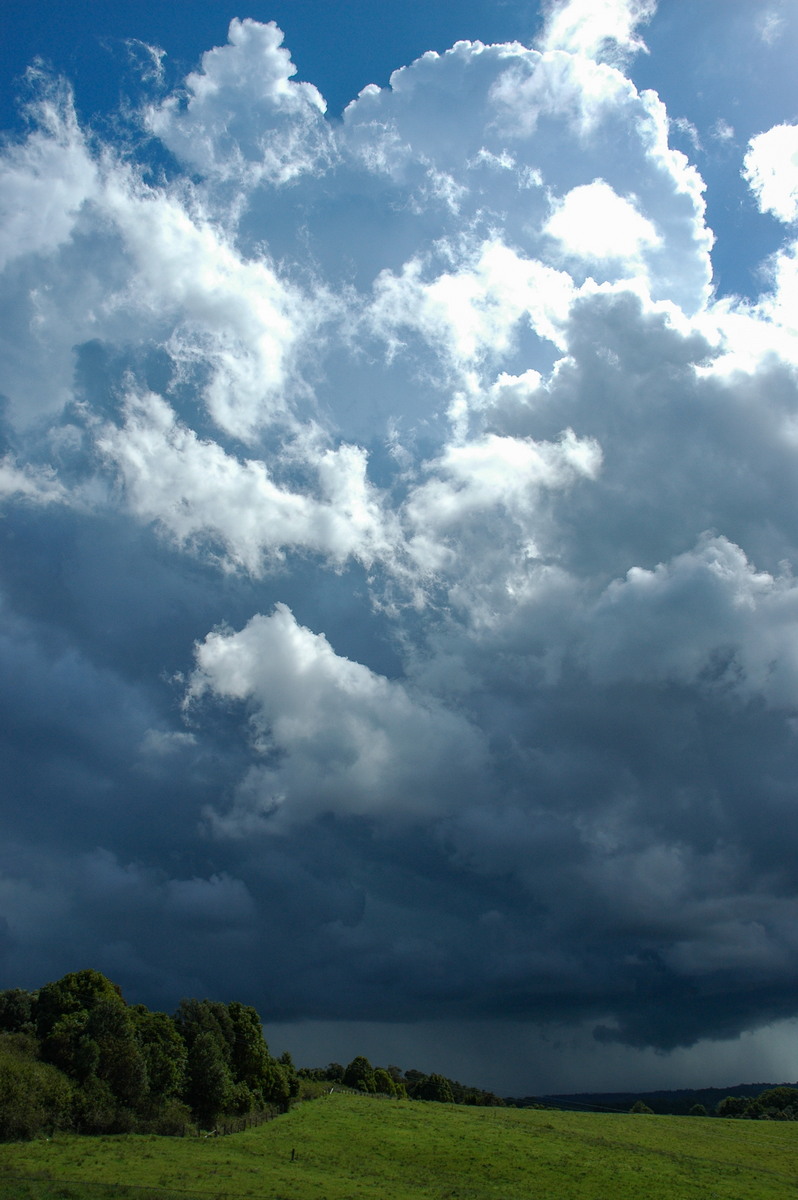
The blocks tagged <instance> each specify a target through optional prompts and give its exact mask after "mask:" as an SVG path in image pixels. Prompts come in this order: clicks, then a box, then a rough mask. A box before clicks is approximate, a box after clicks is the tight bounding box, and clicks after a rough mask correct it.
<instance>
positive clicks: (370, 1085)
mask: <svg viewBox="0 0 798 1200" xmlns="http://www.w3.org/2000/svg"><path fill="white" fill-rule="evenodd" d="M297 1074H298V1075H299V1077H300V1079H303V1080H316V1081H318V1082H320V1083H330V1084H332V1085H333V1086H335V1084H340V1085H341V1086H343V1087H347V1088H353V1089H354V1090H355V1091H358V1092H365V1093H367V1094H369V1095H383V1096H396V1097H399V1098H408V1099H410V1100H434V1101H438V1102H440V1103H443V1104H470V1105H480V1106H485V1107H496V1106H499V1105H504V1100H502V1098H501V1097H500V1096H497V1095H496V1094H495V1092H488V1091H484V1090H483V1089H482V1088H476V1087H470V1086H468V1085H466V1084H463V1083H459V1082H458V1081H457V1080H456V1079H449V1078H448V1077H447V1076H446V1075H440V1074H437V1073H436V1072H433V1073H432V1074H431V1075H426V1074H425V1073H424V1072H423V1071H417V1070H415V1069H411V1070H409V1071H402V1070H401V1068H400V1067H397V1066H389V1067H372V1065H371V1063H370V1062H369V1060H368V1059H367V1058H365V1057H364V1056H363V1055H362V1054H359V1055H357V1057H356V1058H353V1059H352V1061H351V1062H350V1063H349V1065H348V1066H346V1067H344V1066H342V1065H341V1064H340V1063H335V1062H333V1063H329V1064H328V1065H327V1066H326V1067H300V1068H299V1071H298V1072H297Z"/></svg>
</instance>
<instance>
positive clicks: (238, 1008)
mask: <svg viewBox="0 0 798 1200" xmlns="http://www.w3.org/2000/svg"><path fill="white" fill-rule="evenodd" d="M327 1085H329V1086H331V1087H335V1086H336V1085H339V1086H343V1087H347V1088H352V1089H355V1090H357V1091H361V1092H365V1093H368V1094H370V1095H384V1096H394V1097H399V1098H409V1099H415V1100H433V1101H441V1102H445V1103H450V1104H451V1103H458V1104H479V1105H500V1104H503V1103H504V1101H503V1100H502V1099H501V1098H500V1097H499V1096H496V1095H495V1094H494V1093H493V1092H486V1091H482V1090H481V1089H479V1088H473V1087H467V1086H465V1085H463V1084H461V1083H458V1082H457V1080H453V1079H448V1078H446V1077H445V1076H443V1075H438V1074H431V1075H427V1074H425V1073H424V1072H422V1071H417V1070H410V1071H406V1072H403V1071H402V1070H400V1068H399V1067H396V1066H389V1067H373V1066H372V1065H371V1063H370V1062H369V1061H368V1059H367V1058H365V1057H364V1056H362V1055H358V1056H357V1057H355V1058H354V1059H353V1060H352V1061H351V1062H350V1063H349V1064H348V1065H347V1066H342V1065H341V1064H339V1063H330V1064H328V1066H327V1067H320V1068H300V1070H299V1071H297V1070H296V1069H295V1067H294V1064H293V1062H292V1059H291V1055H290V1054H288V1053H286V1054H283V1055H282V1056H281V1057H280V1058H274V1057H273V1056H272V1055H271V1054H270V1053H269V1048H268V1045H267V1043H266V1040H265V1038H264V1036H263V1026H262V1023H261V1019H260V1017H259V1015H258V1013H257V1012H256V1010H255V1009H254V1008H251V1007H249V1006H248V1005H245V1004H241V1003H239V1002H238V1001H232V1002H231V1003H230V1004H224V1003H222V1002H220V1001H218V1000H181V1002H180V1004H179V1005H178V1007H177V1011H176V1012H175V1013H174V1014H172V1015H169V1014H167V1013H163V1012H152V1011H150V1009H148V1008H147V1007H146V1006H145V1005H143V1004H133V1005H129V1004H128V1003H127V1002H126V1001H125V999H124V997H123V995H122V991H121V989H120V988H119V986H118V985H117V984H115V983H112V982H111V980H110V979H108V978H107V977H106V976H105V975H102V974H101V973H100V972H99V971H93V970H84V971H74V972H72V973H70V974H68V975H65V976H64V977H63V978H62V979H58V980H56V981H55V982H54V983H47V984H45V985H44V987H41V988H39V989H38V991H31V992H29V991H25V990H24V989H23V988H12V989H9V990H7V991H3V992H0V1139H2V1140H17V1139H22V1138H30V1137H36V1136H39V1135H42V1134H51V1133H53V1132H55V1131H56V1130H69V1131H73V1132H76V1133H87V1134H93V1133H128V1132H140V1133H159V1134H171V1135H184V1134H187V1133H192V1132H198V1131H200V1130H214V1129H216V1128H217V1127H219V1126H222V1127H224V1128H229V1127H230V1126H231V1125H235V1123H236V1122H244V1121H246V1120H249V1119H252V1120H255V1119H259V1118H261V1117H265V1116H267V1115H270V1114H276V1113H279V1112H285V1111H286V1110H287V1109H288V1107H289V1105H290V1103H291V1100H292V1099H293V1098H294V1097H296V1096H297V1095H299V1093H300V1089H302V1090H303V1091H304V1092H305V1094H307V1095H308V1096H312V1095H313V1094H314V1093H315V1094H318V1093H319V1092H320V1091H326V1090H328V1087H327Z"/></svg>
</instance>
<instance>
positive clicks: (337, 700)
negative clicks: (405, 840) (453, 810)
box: [187, 605, 484, 835]
mask: <svg viewBox="0 0 798 1200" xmlns="http://www.w3.org/2000/svg"><path fill="white" fill-rule="evenodd" d="M196 658H197V667H196V670H195V672H194V674H193V675H192V677H191V680H190V683H189V689H188V693H187V698H188V700H189V703H191V704H193V703H195V702H196V701H197V700H198V699H200V698H201V697H202V696H203V695H204V694H205V693H206V692H210V693H212V694H213V695H215V696H217V697H219V698H220V699H226V700H237V701H244V702H249V709H250V716H249V725H250V730H251V736H252V745H253V749H254V750H255V751H256V752H257V754H258V756H259V757H260V758H261V759H262V760H265V762H264V765H263V766H261V765H259V764H257V763H256V765H255V766H253V768H252V770H251V771H250V773H249V775H248V777H247V779H246V780H245V782H244V786H243V787H242V788H241V789H239V793H238V797H237V802H236V805H235V806H234V808H233V810H232V812H231V813H230V814H226V815H223V816H220V817H217V816H215V815H214V814H212V820H213V822H214V824H215V825H216V826H217V828H218V829H219V830H220V831H222V832H224V833H226V834H228V835H229V834H230V833H232V832H239V833H240V834H244V835H245V834H246V833H247V832H249V831H250V828H251V827H252V826H253V824H254V825H255V826H258V825H260V824H261V823H262V826H263V828H264V829H268V828H269V824H270V823H271V824H273V825H274V826H275V827H276V828H277V829H278V830H280V829H284V828H285V827H286V825H287V824H290V823H292V822H295V821H296V820H297V819H301V820H307V819H308V818H309V817H312V816H313V815H314V814H320V813H324V812H326V811H332V812H335V813H344V814H353V813H354V814H358V815H379V816H381V817H382V818H383V819H386V820H387V821H388V823H389V824H390V823H391V822H393V821H403V820H407V819H411V820H412V819H414V818H415V819H418V818H420V817H422V816H423V817H426V818H428V817H429V816H430V815H431V814H432V813H434V812H435V811H436V810H437V809H440V807H441V806H442V805H443V806H448V804H449V803H450V802H451V801H450V800H449V799H448V798H447V797H448V796H449V793H450V792H451V791H452V789H453V788H455V787H456V788H457V790H458V792H460V793H461V795H462V794H463V793H468V792H470V791H471V790H472V789H473V788H474V786H476V779H475V774H476V773H477V772H479V771H480V769H481V765H482V760H483V758H484V749H483V748H482V747H481V745H480V742H481V739H480V737H479V734H478V732H477V731H476V730H475V729H473V728H471V727H470V726H469V724H468V722H466V721H465V720H464V719H463V718H462V717H458V716H456V715H454V714H451V713H447V712H446V710H445V709H444V708H443V707H442V706H440V705H439V704H437V703H436V702H435V701H434V700H429V699H427V700H424V699H423V698H416V697H413V696H412V695H411V694H410V693H409V692H408V690H407V689H406V688H405V687H404V686H403V685H402V684H401V683H399V682H396V681H389V680H387V679H385V678H383V677H381V676H379V675H377V674H375V673H374V672H373V671H370V670H369V669H368V668H367V667H365V666H363V665H362V664H361V663H356V662H351V661H350V660H348V659H346V658H342V657H340V656H338V655H336V654H335V652H334V651H333V649H332V647H331V646H330V644H329V642H328V641H327V639H326V638H325V637H324V635H323V634H314V633H312V632H311V631H310V630H309V629H306V628H304V627H303V626H301V625H299V624H297V622H296V620H295V618H294V615H293V613H292V612H291V611H290V609H288V608H287V607H286V606H285V605H278V606H277V608H276V609H275V612H274V613H273V614H272V616H270V617H264V616H260V615H259V616H255V617H253V618H252V619H251V620H250V621H249V622H248V623H247V625H246V627H245V628H244V629H243V630H241V631H239V632H238V633H224V632H220V633H211V634H209V635H208V636H207V637H206V639H205V641H204V642H203V643H202V645H200V646H198V647H197V651H196ZM270 758H271V759H275V760H276V761H275V762H274V763H273V765H270V764H269V763H268V760H269V759H270Z"/></svg>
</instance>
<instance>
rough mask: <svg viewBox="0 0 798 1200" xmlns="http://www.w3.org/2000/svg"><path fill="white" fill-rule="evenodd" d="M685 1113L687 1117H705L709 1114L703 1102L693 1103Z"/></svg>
mask: <svg viewBox="0 0 798 1200" xmlns="http://www.w3.org/2000/svg"><path fill="white" fill-rule="evenodd" d="M687 1115H688V1117H706V1116H708V1115H709V1114H708V1113H707V1110H706V1109H705V1108H704V1105H703V1104H694V1105H693V1107H692V1108H691V1109H690V1111H689V1113H688V1114H687Z"/></svg>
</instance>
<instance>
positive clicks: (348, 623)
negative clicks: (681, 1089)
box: [0, 3, 798, 1091]
mask: <svg viewBox="0 0 798 1200" xmlns="http://www.w3.org/2000/svg"><path fill="white" fill-rule="evenodd" d="M654 18H655V13H654V6H653V5H651V4H636V5H634V4H621V3H608V4H605V5H603V6H602V5H595V4H594V5H591V6H589V7H585V6H584V5H580V4H576V3H572V4H569V5H559V6H556V7H552V8H551V9H550V10H549V12H548V17H547V23H546V26H545V29H544V32H543V35H542V38H541V40H540V41H539V43H538V49H529V48H528V47H524V46H521V45H519V44H515V43H514V44H507V45H486V44H484V43H482V42H478V41H462V42H458V43H456V44H455V45H454V46H453V47H452V48H451V49H450V50H449V51H447V52H445V53H443V54H438V53H431V52H430V53H428V54H424V55H423V56H422V57H421V58H419V59H418V60H416V61H415V62H413V63H410V64H408V65H406V66H403V67H400V68H399V69H398V70H397V71H396V72H394V74H393V75H392V76H391V79H390V83H389V85H388V86H386V87H382V88H379V87H377V86H375V85H370V86H369V87H367V88H365V89H364V90H363V91H362V92H361V93H360V95H359V96H357V97H356V98H355V99H354V100H353V101H352V103H351V104H350V105H349V106H348V107H347V108H346V110H345V112H344V114H343V116H342V118H341V119H340V120H331V119H330V118H329V117H328V116H327V115H326V114H325V111H324V104H323V101H322V99H321V97H320V94H319V93H318V92H317V90H316V89H315V88H314V87H313V86H312V85H311V84H309V83H303V82H297V81H296V80H295V69H294V67H293V64H292V62H291V59H290V56H289V54H288V51H287V50H286V49H284V47H283V45H282V35H281V33H280V31H279V30H278V29H277V28H276V27H275V26H274V25H262V24H259V23H258V22H256V21H252V20H245V21H238V20H236V21H233V22H232V24H231V26H230V32H229V40H228V42H227V44H226V45H224V46H221V47H217V48H215V49H213V50H209V51H208V52H207V53H206V54H205V55H204V56H203V59H202V62H201V64H200V66H199V67H198V68H197V70H195V71H193V72H192V73H190V74H189V75H188V77H187V78H186V80H185V82H184V85H183V87H182V88H180V89H178V90H176V91H172V92H170V93H169V95H168V96H166V97H165V98H164V97H163V95H161V99H160V100H159V101H158V102H157V103H153V102H152V101H151V99H150V100H146V101H145V100H142V101H141V104H140V109H139V111H138V112H137V113H133V114H131V113H130V112H129V111H128V112H126V114H118V115H117V118H118V119H116V120H115V122H114V123H111V124H108V125H107V126H106V125H103V126H100V125H98V126H97V128H96V129H94V131H93V132H92V133H91V135H89V133H88V132H87V131H85V130H83V129H82V128H81V126H80V123H79V122H78V120H77V118H76V116H75V113H74V110H73V107H71V104H70V99H69V93H68V89H66V88H65V87H61V86H60V85H58V86H55V85H52V84H50V83H48V82H47V81H46V80H45V79H44V78H43V77H42V76H40V75H37V76H36V77H35V79H34V81H33V82H34V83H35V85H36V86H37V87H38V88H39V89H40V97H41V100H40V103H39V105H38V107H36V106H34V109H33V110H31V111H32V112H33V115H34V117H35V122H34V124H33V125H31V127H30V128H29V130H28V131H27V133H26V134H25V135H24V136H23V135H22V134H20V135H19V136H17V137H16V138H15V139H13V140H9V141H8V142H7V143H5V144H4V146H3V148H2V152H0V195H2V203H3V205H4V209H3V211H4V212H6V213H7V214H8V223H7V226H6V227H7V229H8V230H10V235H9V237H8V238H7V239H6V241H5V242H2V243H0V246H2V247H3V255H4V257H3V260H2V263H3V267H2V273H1V274H0V284H1V285H2V293H1V296H0V300H1V302H2V306H3V307H2V313H3V317H4V320H3V322H2V342H1V343H0V355H1V356H2V365H3V380H4V383H3V387H4V389H5V401H4V407H3V411H2V425H1V429H0V432H2V438H3V444H2V457H0V464H1V465H0V492H1V493H2V496H3V519H2V522H0V554H1V555H2V559H1V560H0V565H2V607H0V659H1V660H2V662H1V664H0V665H2V668H3V669H2V671H1V672H0V678H2V679H3V680H4V684H3V686H2V687H0V703H1V704H2V714H1V715H2V720H0V729H2V730H3V734H2V737H0V744H1V745H2V750H3V761H4V769H5V778H7V780H8V781H9V783H8V786H7V789H6V791H5V792H4V795H3V798H2V802H1V803H0V807H1V808H2V812H3V819H4V821H5V823H6V827H7V829H8V837H7V840H6V841H5V842H4V847H3V850H2V852H0V872H2V875H1V876H0V880H1V881H2V886H1V887H0V901H1V902H2V909H1V911H2V914H3V915H4V916H5V919H6V922H7V936H4V939H3V943H2V947H1V948H0V949H2V954H4V955H5V958H3V959H2V960H0V961H2V962H3V964H4V967H3V969H4V971H5V975H4V978H5V977H7V978H8V983H9V986H13V985H15V984H16V983H18V982H20V981H21V982H23V983H28V984H29V985H30V986H35V985H37V984H39V983H41V982H42V980H43V979H45V978H48V977H53V976H54V975H56V974H57V973H59V971H65V970H69V969H72V968H74V966H75V965H76V962H78V965H79V961H91V962H93V963H95V964H96V965H98V966H99V967H101V968H103V969H107V970H109V971H110V972H112V973H114V974H115V975H116V976H118V977H119V979H120V982H122V983H123V985H124V986H125V987H126V988H131V987H132V988H134V989H137V990H136V993H135V994H136V998H139V997H141V998H143V999H145V1000H147V1001H149V1002H150V1003H154V1004H156V1005H158V1006H159V1007H171V1006H173V1005H174V1004H175V1003H176V1002H177V1000H178V999H179V997H180V995H182V994H192V993H193V994H200V995H205V994H215V995H223V996H225V997H227V998H234V997H235V996H239V997H242V998H244V999H246V1000H247V1001H251V1002H253V1003H256V1004H258V1005H260V1006H262V1007H263V1008H264V1009H265V1010H267V1016H270V1017H271V1016H273V1017H275V1018H279V1019H280V1020H282V1021H284V1022H292V1021H297V1020H299V1019H300V1018H301V1019H308V1020H314V1021H320V1022H325V1023H329V1022H332V1021H339V1020H343V1019H344V1018H345V1019H346V1020H354V1019H357V1020H363V1021H367V1022H374V1021H380V1022H387V1021H391V1022H396V1023H398V1024H401V1025H403V1026H404V1025H408V1024H410V1023H415V1024H416V1026H417V1027H418V1025H419V1023H424V1024H425V1028H437V1025H436V1022H440V1021H442V1020H444V1019H447V1020H449V1021H452V1022H455V1023H456V1026H457V1028H459V1029H464V1028H466V1027H469V1028H472V1027H474V1026H479V1028H481V1029H483V1030H496V1029H500V1028H505V1029H506V1028H509V1027H510V1025H512V1026H513V1028H516V1027H517V1026H519V1025H521V1024H523V1026H524V1028H525V1029H529V1030H532V1029H534V1031H536V1032H535V1035H534V1036H535V1038H537V1037H538V1034H539V1032H540V1030H548V1033H546V1034H545V1036H546V1037H552V1038H554V1037H555V1034H554V1033H552V1032H551V1031H552V1030H553V1029H555V1028H556V1029H559V1030H560V1032H561V1036H562V1037H563V1038H565V1039H566V1040H567V1039H568V1038H572V1041H573V1045H574V1046H577V1047H579V1048H580V1050H579V1052H580V1053H582V1052H583V1051H584V1052H585V1053H587V1051H586V1050H585V1046H588V1047H589V1048H590V1049H591V1051H592V1052H595V1053H596V1054H606V1055H607V1057H606V1058H604V1059H603V1060H602V1061H603V1062H605V1063H610V1062H623V1063H625V1064H627V1065H628V1063H629V1062H630V1059H629V1057H628V1055H629V1054H631V1051H629V1050H628V1047H642V1046H653V1047H657V1048H658V1049H660V1050H662V1049H665V1050H672V1049H673V1048H674V1047H677V1046H687V1045H690V1044H698V1043H702V1044H703V1045H704V1050H703V1051H702V1053H704V1052H706V1053H707V1054H709V1051H708V1050H706V1045H707V1042H708V1040H711V1039H713V1038H714V1039H720V1038H733V1037H735V1036H737V1035H738V1034H739V1033H740V1031H742V1030H752V1029H755V1028H758V1027H760V1026H763V1025H765V1024H766V1023H768V1022H771V1021H777V1020H787V1019H788V1018H792V1017H793V1016H794V1014H795V977H796V970H798V957H797V956H796V945H795V939H794V937H793V935H792V932H791V930H792V927H793V923H794V915H795V914H794V904H795V896H796V894H798V893H797V892H796V889H797V888H798V878H796V866H795V864H796V862H797V861H798V857H796V852H797V851H798V824H796V822H795V819H794V813H793V809H794V805H793V796H794V780H795V773H796V765H797V764H796V742H795V729H796V709H798V703H797V701H798V696H796V687H797V686H798V676H797V674H796V672H797V671H798V666H797V664H796V656H795V651H794V643H795V630H796V622H797V621H798V611H796V590H795V581H794V575H793V572H794V565H795V563H796V561H798V521H797V520H796V514H797V513H798V482H796V481H798V474H797V473H796V450H797V448H798V432H797V431H798V423H797V422H798V418H797V417H796V414H797V413H798V393H797V392H796V370H795V367H796V362H798V333H797V332H796V324H795V312H796V311H798V308H797V307H796V288H797V285H796V280H798V271H796V253H795V247H794V245H793V244H792V242H791V241H790V240H789V237H788V236H787V235H788V234H789V236H791V232H790V231H783V233H784V234H785V240H784V241H783V243H782V244H781V245H780V246H779V247H778V248H777V250H776V252H775V254H772V255H771V257H770V259H769V261H768V264H767V267H766V272H767V273H766V275H762V276H761V278H762V279H763V280H764V282H763V291H762V295H761V296H758V297H755V298H754V299H752V300H750V301H748V302H743V301H741V300H737V299H734V298H729V297H726V298H725V299H718V298H717V296H716V295H715V294H714V292H713V290H712V255H713V234H712V232H711V230H710V229H709V228H708V226H707V219H706V207H705V195H704V192H705V186H704V181H703V180H702V178H701V176H700V175H699V173H698V170H697V168H696V166H695V165H694V164H693V163H691V162H690V161H689V160H688V158H687V157H686V156H685V155H684V154H683V153H681V152H680V151H678V150H676V149H674V148H673V147H672V146H671V144H670V142H669V140H668V139H669V131H670V130H671V127H672V122H671V121H670V119H669V115H668V111H667V108H666V106H665V104H664V102H663V101H662V100H661V99H660V98H659V97H658V96H657V95H655V94H654V93H653V92H651V91H645V90H643V91H641V90H640V89H638V88H637V87H636V86H635V83H634V82H633V81H632V80H631V79H630V78H629V77H628V76H627V75H626V74H625V73H624V70H623V69H622V61H623V58H624V56H628V55H629V54H630V53H632V52H633V51H635V50H639V49H641V47H642V42H641V41H640V37H641V32H640V31H641V29H642V27H643V24H644V22H645V21H647V20H652V21H653V20H654ZM652 44H655V42H654V40H652ZM147 53H148V54H149V51H147ZM159 53H160V52H159ZM156 59H157V63H158V65H160V64H161V61H162V60H161V58H158V57H157V56H156ZM156 59H153V58H151V57H148V58H147V59H146V62H145V68H146V71H147V72H151V71H152V69H153V63H154V62H155V61H156ZM150 82H152V80H150ZM156 82H157V81H156ZM688 111H692V110H688ZM36 122H38V123H36ZM739 127H740V128H741V129H742V128H744V125H743V124H740V125H739ZM142 128H144V129H145V130H146V131H147V136H146V137H142ZM685 128H686V127H685ZM792 128H793V127H792V126H789V125H782V126H777V127H775V128H773V129H771V130H770V131H769V132H768V133H765V134H761V135H758V136H757V137H755V138H753V140H752V141H751V143H750V148H749V152H748V155H747V157H746V165H745V172H746V178H747V179H748V181H749V183H750V185H751V187H752V189H753V191H754V195H755V197H756V198H757V204H758V206H759V212H757V211H755V210H754V208H753V206H749V209H750V211H749V212H748V213H747V217H746V219H750V220H751V221H753V222H754V223H755V224H754V227H753V228H754V233H755V234H756V236H757V237H758V236H759V224H758V223H759V222H760V221H761V220H762V214H764V213H773V214H774V215H777V216H779V219H780V220H782V222H784V223H786V224H790V223H791V222H792V221H793V219H794V216H795V212H794V209H795V204H794V195H793V191H791V189H793V184H794V179H793V177H792V175H791V174H790V171H791V168H790V165H789V163H790V146H791V145H792V143H791V142H790V138H791V137H792V134H791V133H790V130H792ZM688 133H689V130H688ZM785 139H786V140H785ZM788 143H789V144H788ZM785 147H786V148H785ZM793 190H794V189H793ZM710 211H717V209H714V210H713V209H711V210H710ZM43 880H44V881H45V882H44V883H43V882H42V881H43ZM276 961H279V962H280V963H281V971H280V972H279V973H278V974H277V975H276V976H275V975H274V973H273V972H270V971H268V972H267V971H265V969H264V966H263V964H264V963H266V964H269V963H274V962H276ZM22 972H27V974H21V973H22ZM563 1030H570V1031H571V1032H563ZM594 1030H595V1031H597V1032H596V1035H595V1037H594V1036H593V1031H594ZM454 1036H455V1034H454V1033H453V1034H452V1037H454ZM497 1036H498V1035H497ZM541 1036H543V1035H541ZM556 1036H557V1037H559V1036H560V1034H557V1035H556ZM530 1037H532V1034H530ZM533 1040H534V1039H533ZM546 1044H547V1045H548V1046H549V1050H548V1051H547V1053H549V1056H550V1058H551V1055H552V1054H553V1051H551V1043H550V1042H549V1043H546ZM622 1044H623V1045H622ZM569 1045H570V1043H569ZM624 1047H626V1048H624ZM447 1052H449V1053H452V1054H454V1051H451V1050H449V1051H447ZM508 1053H509V1051H508ZM573 1053H574V1054H576V1050H574V1051H573ZM333 1056H334V1052H331V1053H330V1055H328V1057H333ZM644 1057H645V1056H644ZM641 1061H643V1060H642V1059H641ZM650 1061H652V1060H651V1059H650V1058H647V1057H646V1058H645V1062H646V1063H648V1062H650ZM674 1061H675V1060H674ZM680 1061H681V1060H680ZM406 1065H410V1064H406ZM441 1065H442V1067H445V1064H443V1063H442V1064H441ZM569 1069H570V1068H569ZM525 1072H526V1068H525V1067H523V1068H521V1067H518V1066H517V1064H511V1065H507V1066H506V1069H503V1071H502V1078H503V1079H504V1080H505V1083H504V1085H503V1086H506V1087H508V1088H509V1087H510V1084H509V1082H508V1080H509V1077H510V1075H511V1074H513V1075H514V1077H516V1078H517V1079H518V1087H517V1088H515V1087H514V1088H513V1089H512V1090H519V1091H523V1090H530V1089H531V1087H532V1086H533V1085H532V1084H531V1083H530V1082H528V1081H527V1082H523V1081H522V1080H521V1079H520V1076H521V1075H522V1074H525ZM575 1085H576V1083H575Z"/></svg>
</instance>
